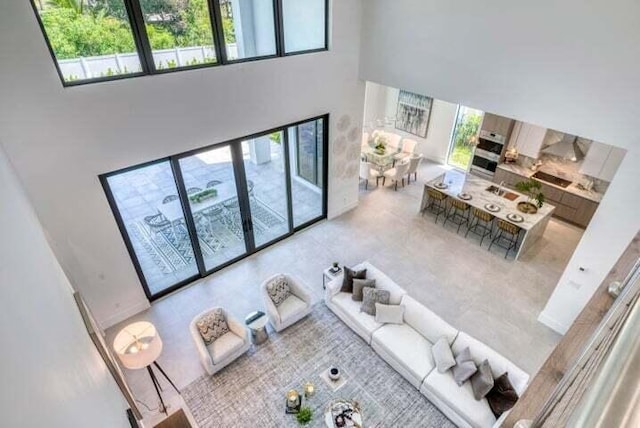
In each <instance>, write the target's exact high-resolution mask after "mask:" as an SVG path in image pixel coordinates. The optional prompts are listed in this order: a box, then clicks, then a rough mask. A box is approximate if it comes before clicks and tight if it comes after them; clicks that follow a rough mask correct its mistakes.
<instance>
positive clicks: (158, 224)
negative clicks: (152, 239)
mask: <svg viewBox="0 0 640 428" xmlns="http://www.w3.org/2000/svg"><path fill="white" fill-rule="evenodd" d="M144 222H145V224H146V225H147V227H149V231H151V232H152V233H154V234H157V233H158V232H161V231H163V230H166V229H171V222H170V221H169V220H167V219H166V218H165V216H163V215H162V214H161V213H158V214H154V215H148V216H146V217H145V218H144Z"/></svg>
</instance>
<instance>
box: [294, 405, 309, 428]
mask: <svg viewBox="0 0 640 428" xmlns="http://www.w3.org/2000/svg"><path fill="white" fill-rule="evenodd" d="M312 418H313V410H311V407H308V406H302V407H301V408H300V411H299V412H298V413H297V414H296V419H297V420H298V423H299V424H300V425H307V424H308V423H309V422H311V419H312Z"/></svg>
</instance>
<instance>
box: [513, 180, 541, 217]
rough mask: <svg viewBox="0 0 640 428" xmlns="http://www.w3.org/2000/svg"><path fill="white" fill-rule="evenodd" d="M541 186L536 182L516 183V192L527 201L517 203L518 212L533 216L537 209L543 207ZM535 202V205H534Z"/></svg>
mask: <svg viewBox="0 0 640 428" xmlns="http://www.w3.org/2000/svg"><path fill="white" fill-rule="evenodd" d="M541 189H542V184H540V183H539V182H538V181H536V180H527V181H520V182H519V183H516V190H518V191H519V192H522V193H524V194H525V195H527V198H528V199H527V201H526V202H525V201H522V202H518V210H520V211H522V212H523V213H526V214H535V213H537V212H538V208H542V205H544V200H545V199H544V193H542V191H541ZM534 202H535V203H534Z"/></svg>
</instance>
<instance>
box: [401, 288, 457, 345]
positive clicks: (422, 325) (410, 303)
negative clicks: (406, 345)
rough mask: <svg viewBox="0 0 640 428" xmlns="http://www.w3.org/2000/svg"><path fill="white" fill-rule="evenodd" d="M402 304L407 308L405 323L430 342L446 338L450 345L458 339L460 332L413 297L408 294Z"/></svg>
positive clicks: (403, 298)
mask: <svg viewBox="0 0 640 428" xmlns="http://www.w3.org/2000/svg"><path fill="white" fill-rule="evenodd" d="M402 304H403V305H404V306H405V310H404V322H406V323H407V324H409V325H410V326H411V327H413V328H414V329H416V330H417V331H418V332H419V333H420V334H421V335H423V336H424V337H426V338H427V340H429V342H431V343H435V342H436V341H437V340H438V339H439V338H440V337H442V336H445V337H446V338H447V341H448V342H449V344H451V343H452V342H453V340H454V339H455V338H456V335H457V334H458V330H456V329H455V328H453V327H452V326H451V325H449V324H448V323H447V322H446V321H445V320H443V319H442V318H440V317H439V316H438V315H436V314H434V313H433V312H431V311H430V310H429V309H427V308H426V307H425V306H424V305H422V304H420V303H419V302H418V301H417V300H416V299H414V298H413V297H411V296H409V295H408V294H407V295H405V296H403V297H402Z"/></svg>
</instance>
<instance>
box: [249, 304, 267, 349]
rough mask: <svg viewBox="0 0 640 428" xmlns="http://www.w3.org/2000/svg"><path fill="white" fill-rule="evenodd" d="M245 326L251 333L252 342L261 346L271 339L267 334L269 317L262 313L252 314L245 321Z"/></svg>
mask: <svg viewBox="0 0 640 428" xmlns="http://www.w3.org/2000/svg"><path fill="white" fill-rule="evenodd" d="M244 322H245V324H246V325H247V327H249V330H250V331H251V342H253V344H254V345H260V344H261V343H264V342H265V341H266V340H267V339H268V338H269V333H267V316H266V315H265V314H264V312H262V311H256V312H251V313H250V314H249V315H247V317H246V318H245V319H244Z"/></svg>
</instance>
